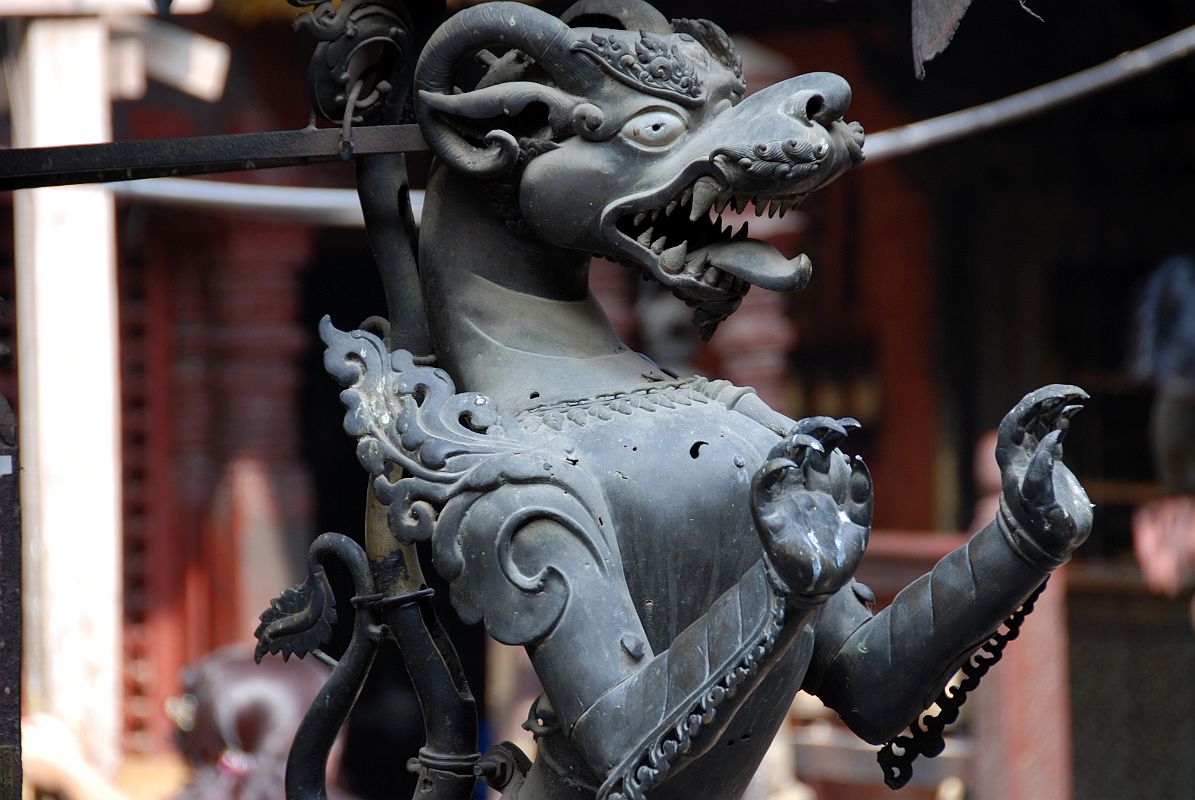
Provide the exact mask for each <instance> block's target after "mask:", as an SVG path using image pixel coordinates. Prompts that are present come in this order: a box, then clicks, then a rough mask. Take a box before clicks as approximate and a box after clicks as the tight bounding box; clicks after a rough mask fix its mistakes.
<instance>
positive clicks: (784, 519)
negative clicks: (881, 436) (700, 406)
mask: <svg viewBox="0 0 1195 800" xmlns="http://www.w3.org/2000/svg"><path fill="white" fill-rule="evenodd" d="M858 427H859V423H858V422H856V421H855V420H853V419H849V418H847V419H839V420H835V419H832V418H830V417H809V418H806V419H803V420H801V421H800V422H798V423H797V425H796V426H795V427H794V428H793V430H792V431H791V432H790V434H789V435H788V437H786V438H785V439H784V440H783V441H781V442H780V443H779V444H777V445H776V446H775V447H774V448H773V449H772V452H771V453H770V454H769V458H768V461H767V463H765V464H764V465H763V466H762V467H760V469H759V471H758V472H757V473H756V474H755V478H754V480H753V482H752V512H753V514H754V515H755V524H756V528H757V530H758V532H759V536H760V539H761V540H762V541H763V545H764V550H765V552H766V553H767V556H768V561H769V563H770V565H771V567H772V569H773V570H774V572H775V574H776V575H777V576H778V577H779V578H780V580H781V581H782V582H783V584H784V585H785V587H786V588H787V590H788V591H789V592H790V593H791V594H795V595H800V596H805V597H809V598H817V597H824V596H826V595H828V594H831V593H833V592H835V591H837V590H838V588H839V587H841V586H842V585H843V584H845V583H846V582H847V580H849V579H850V577H851V575H853V574H854V572H855V568H856V567H857V566H858V565H859V559H860V558H862V556H863V551H864V549H866V547H867V539H868V536H869V534H870V530H871V513H872V492H871V476H870V475H869V473H868V471H867V467H866V465H864V463H863V460H862V459H860V458H855V459H854V460H853V461H848V459H847V457H846V456H845V455H843V453H842V451H840V450H838V449H837V445H838V444H839V443H840V442H842V441H843V440H844V439H845V438H846V436H847V434H848V433H849V432H850V431H851V430H854V429H856V428H858Z"/></svg>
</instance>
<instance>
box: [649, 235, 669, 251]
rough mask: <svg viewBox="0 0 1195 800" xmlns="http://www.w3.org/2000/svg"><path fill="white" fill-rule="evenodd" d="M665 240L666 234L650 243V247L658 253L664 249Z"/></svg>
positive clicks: (666, 238)
mask: <svg viewBox="0 0 1195 800" xmlns="http://www.w3.org/2000/svg"><path fill="white" fill-rule="evenodd" d="M667 241H668V237H667V236H661V237H660V238H659V239H656V240H655V241H654V242H652V243H651V249H652V250H653V251H654V252H655V253H656V254H657V255H658V254H659V253H661V252H662V251H663V250H664V245H665V244H666V243H667Z"/></svg>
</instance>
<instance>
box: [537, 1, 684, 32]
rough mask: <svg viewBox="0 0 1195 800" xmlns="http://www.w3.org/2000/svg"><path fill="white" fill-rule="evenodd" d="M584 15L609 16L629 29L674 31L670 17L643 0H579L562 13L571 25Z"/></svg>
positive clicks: (563, 18)
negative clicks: (669, 20)
mask: <svg viewBox="0 0 1195 800" xmlns="http://www.w3.org/2000/svg"><path fill="white" fill-rule="evenodd" d="M582 17H608V18H610V19H612V20H617V21H618V22H619V24H620V25H622V28H623V30H627V31H647V32H648V33H654V34H656V35H657V36H667V35H668V34H670V33H672V25H671V24H670V23H669V22H668V18H667V17H665V16H664V15H663V14H661V13H660V12H659V11H657V10H656V9H655V7H654V6H651V5H649V4H648V3H645V2H643V0H579V2H576V3H574V4H572V5H571V6H569V7H568V10H567V11H565V12H564V13H563V14H561V15H560V19H561V20H563V21H564V22H566V23H568V24H569V25H572V24H574V21H575V20H577V19H581V18H582Z"/></svg>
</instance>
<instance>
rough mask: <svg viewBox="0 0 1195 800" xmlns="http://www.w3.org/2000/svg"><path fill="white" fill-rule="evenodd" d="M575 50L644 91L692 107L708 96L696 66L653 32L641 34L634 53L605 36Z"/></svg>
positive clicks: (625, 45) (577, 44) (601, 35)
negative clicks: (704, 96)
mask: <svg viewBox="0 0 1195 800" xmlns="http://www.w3.org/2000/svg"><path fill="white" fill-rule="evenodd" d="M572 49H573V50H575V51H577V52H581V53H584V54H586V55H587V56H590V57H591V58H593V59H594V60H595V61H597V63H598V64H600V65H601V66H603V67H605V68H606V69H607V70H608V71H609V72H610V74H612V75H613V76H614V77H615V78H617V79H618V80H620V81H622V82H623V83H626V84H628V85H630V86H631V87H633V88H635V89H639V90H640V91H646V92H648V93H650V94H654V95H657V96H665V97H672V98H673V99H678V100H680V101H681V102H684V103H687V104H688V105H696V104H697V103H699V102H700V101H701V98H702V97H703V95H704V87H703V85H702V82H701V77H700V76H699V75H698V74H697V69H696V67H694V66H693V65H692V64H689V63H687V62H686V61H685V59H684V57H683V56H682V55H681V53H680V51H679V50H678V49H677V47H676V46H675V45H673V46H671V47H670V46H669V44H668V42H667V41H665V40H664V39H663V37H660V36H656V35H655V34H653V33H648V32H647V31H643V32H641V33H640V34H639V39H638V41H636V42H635V46H634V52H631V49H630V48H629V47H628V46H627V44H626V42H623V41H622V40H621V39H619V38H617V37H615V36H607V35H605V34H602V33H595V34H593V36H592V37H591V38H590V40H589V41H579V42H576V43H575V44H573V46H572Z"/></svg>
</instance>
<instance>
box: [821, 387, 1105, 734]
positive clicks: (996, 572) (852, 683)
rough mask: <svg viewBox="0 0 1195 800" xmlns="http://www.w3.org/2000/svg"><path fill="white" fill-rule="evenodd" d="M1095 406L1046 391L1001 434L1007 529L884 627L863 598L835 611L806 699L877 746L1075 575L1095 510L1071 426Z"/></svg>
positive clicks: (958, 561) (999, 528)
mask: <svg viewBox="0 0 1195 800" xmlns="http://www.w3.org/2000/svg"><path fill="white" fill-rule="evenodd" d="M1085 399H1087V395H1086V394H1085V393H1084V392H1083V391H1082V390H1080V389H1078V388H1077V387H1074V386H1057V385H1056V386H1047V387H1045V388H1043V389H1039V390H1037V391H1035V392H1033V393H1031V394H1029V395H1027V396H1026V397H1025V398H1024V399H1023V400H1022V401H1021V402H1020V403H1018V404H1017V406H1016V407H1015V408H1014V409H1013V410H1012V411H1011V412H1010V413H1009V414H1008V416H1006V417H1005V418H1004V421H1003V422H1002V423H1001V425H1000V431H999V442H998V445H997V460H998V461H999V464H1000V467H1001V471H1002V475H1003V491H1002V497H1001V500H1000V513H999V515H998V518H997V519H996V520H995V521H993V522H992V523H991V524H990V525H988V526H986V527H985V528H983V529H982V530H980V531H979V532H977V533H976V534H975V535H974V536H973V537H972V538H971V540H970V541H969V542H968V543H967V544H966V545H964V546H963V547H961V548H959V549H958V550H956V551H954V552H953V553H950V554H949V555H947V556H946V557H945V558H943V559H942V560H941V561H940V562H938V564H937V565H936V566H935V567H934V568H933V570H932V571H931V572H929V573H928V574H927V575H924V576H922V577H921V578H919V579H918V580H916V581H914V582H913V583H912V584H910V585H909V586H908V587H907V588H906V589H905V590H904V591H902V592H901V593H900V594H899V595H898V596H897V597H896V599H895V601H893V603H892V605H891V606H889V607H888V608H886V609H884V610H883V611H882V612H880V613H879V614H877V615H875V616H874V617H872V616H871V613H870V611H869V610H868V609H867V607H866V605H865V603H864V601H863V599H862V598H863V597H865V596H866V593H865V592H862V591H856V590H854V589H857V585H855V587H850V588H845V589H844V590H842V591H840V592H839V593H838V594H836V595H835V596H834V597H833V598H831V599H830V600H829V601H828V602H827V603H826V605H825V607H824V609H823V611H822V614H821V616H820V618H819V621H818V625H817V637H818V641H817V645H816V647H815V652H814V662H813V664H812V665H811V668H810V671H809V673H808V675H807V678H806V684H805V688H806V689H807V690H809V691H811V692H813V693H815V694H817V695H818V696H819V697H821V699H822V700H823V701H824V702H825V703H826V704H827V705H828V706H830V707H831V708H833V709H834V710H835V711H837V712H838V713H839V714H840V715H841V716H842V718H843V720H844V721H845V722H846V723H847V724H848V725H849V726H850V727H851V729H852V730H854V731H855V733H857V734H858V735H859V736H860V737H862V738H863V739H866V740H867V741H869V742H872V743H873V744H880V743H883V742H885V741H888V740H890V739H892V738H893V737H894V736H896V735H897V734H898V733H899V732H900V731H901V730H902V729H903V728H905V727H906V726H908V725H910V724H911V723H912V722H913V721H914V720H915V719H916V718H917V716H918V715H919V714H920V713H921V712H922V711H923V710H924V709H925V708H926V707H927V706H929V705H930V704H931V703H932V702H933V701H934V699H935V697H936V696H937V694H938V693H939V691H940V690H941V689H942V687H943V686H944V685H945V683H946V682H947V681H948V680H949V678H950V676H951V675H952V674H953V673H954V672H955V671H956V670H957V669H958V668H959V666H960V665H961V664H962V663H963V662H964V661H966V660H967V658H968V657H970V655H971V654H972V652H973V651H975V649H976V648H977V647H978V646H980V645H981V644H982V643H984V642H985V641H987V640H988V638H989V637H990V636H991V634H992V633H993V632H994V631H995V630H996V629H997V628H998V627H999V626H1000V625H1001V623H1002V622H1004V620H1005V619H1006V618H1007V617H1008V616H1009V615H1010V614H1012V613H1013V612H1014V611H1015V610H1016V609H1017V608H1018V607H1019V606H1020V605H1021V604H1022V603H1024V602H1025V600H1026V599H1027V598H1029V597H1030V596H1031V595H1032V594H1033V593H1034V592H1035V591H1036V590H1037V589H1038V587H1039V586H1041V584H1042V582H1043V581H1044V580H1045V579H1046V577H1047V576H1048V575H1049V574H1050V572H1051V571H1052V570H1054V569H1055V568H1057V567H1058V566H1060V565H1062V564H1064V563H1066V561H1067V560H1069V558H1070V554H1071V553H1072V551H1074V550H1075V548H1077V547H1078V546H1079V545H1080V544H1082V542H1083V541H1084V540H1085V539H1086V538H1087V535H1088V533H1089V531H1090V530H1091V519H1092V514H1091V509H1092V507H1091V504H1090V503H1089V502H1088V499H1087V495H1086V494H1085V493H1084V492H1083V489H1082V487H1081V486H1080V485H1079V482H1078V481H1077V480H1076V479H1075V476H1074V475H1073V474H1072V473H1071V471H1070V470H1069V469H1067V468H1066V466H1065V465H1064V464H1063V463H1062V461H1061V457H1062V439H1063V436H1064V435H1065V433H1066V430H1067V426H1068V423H1069V420H1070V417H1071V416H1073V415H1074V414H1075V413H1076V412H1077V411H1079V410H1080V408H1081V407H1082V406H1081V405H1080V404H1081V403H1082V401H1083V400H1085Z"/></svg>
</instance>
